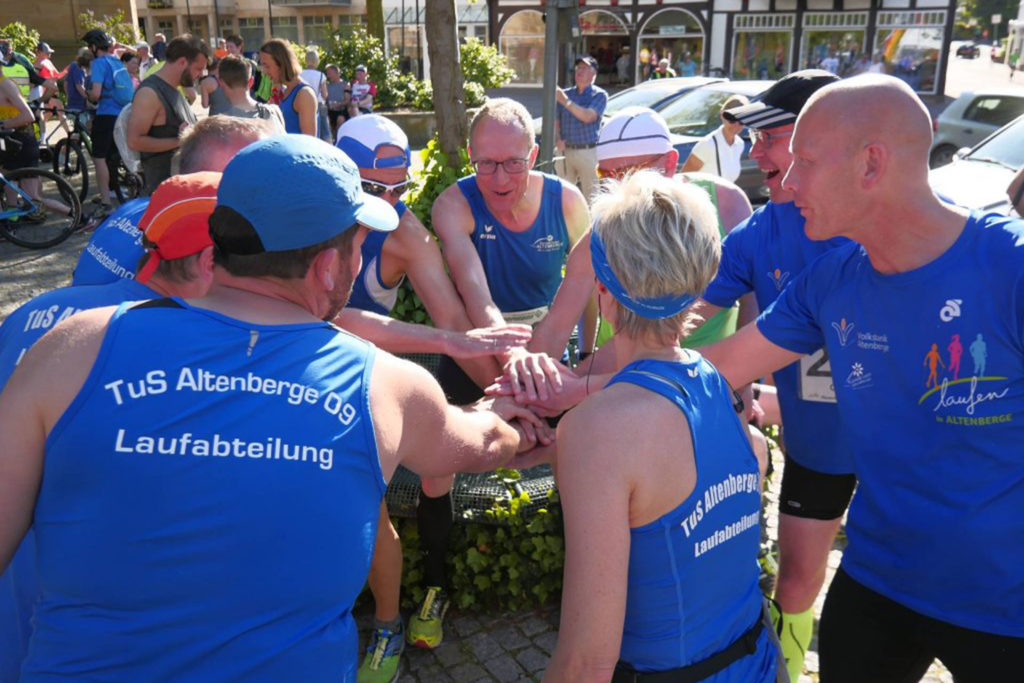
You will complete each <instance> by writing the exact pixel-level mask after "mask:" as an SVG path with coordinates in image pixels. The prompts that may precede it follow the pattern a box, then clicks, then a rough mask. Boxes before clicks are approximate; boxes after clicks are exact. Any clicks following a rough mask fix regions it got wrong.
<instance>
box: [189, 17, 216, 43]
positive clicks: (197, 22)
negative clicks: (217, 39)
mask: <svg viewBox="0 0 1024 683" xmlns="http://www.w3.org/2000/svg"><path fill="white" fill-rule="evenodd" d="M185 23H186V24H188V32H189V33H191V34H192V35H194V36H197V37H199V38H202V39H203V40H205V41H207V42H209V40H210V36H208V35H207V30H208V29H207V24H206V17H204V16H199V17H197V16H193V17H192V21H188V20H186V22H185Z"/></svg>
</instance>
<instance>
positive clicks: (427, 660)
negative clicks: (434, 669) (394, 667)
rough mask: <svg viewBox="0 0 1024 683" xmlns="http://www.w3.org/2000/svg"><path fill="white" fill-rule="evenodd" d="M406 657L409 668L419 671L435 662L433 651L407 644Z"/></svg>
mask: <svg viewBox="0 0 1024 683" xmlns="http://www.w3.org/2000/svg"><path fill="white" fill-rule="evenodd" d="M404 657H405V661H406V663H407V664H408V665H409V668H410V669H412V670H413V671H419V670H420V669H423V668H424V667H426V666H428V665H430V664H433V663H434V662H435V659H434V653H433V651H431V650H428V649H426V648H422V647H411V646H407V647H406V648H405V655H404Z"/></svg>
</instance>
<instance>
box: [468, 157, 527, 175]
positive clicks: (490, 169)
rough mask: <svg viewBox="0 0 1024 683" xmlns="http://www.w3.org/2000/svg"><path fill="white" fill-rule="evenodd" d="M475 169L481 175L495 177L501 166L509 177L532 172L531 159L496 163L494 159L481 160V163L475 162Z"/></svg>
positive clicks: (507, 160) (506, 160)
mask: <svg viewBox="0 0 1024 683" xmlns="http://www.w3.org/2000/svg"><path fill="white" fill-rule="evenodd" d="M472 163H473V168H474V169H476V172H477V173H478V174H479V175H494V174H495V173H497V171H498V167H499V166H501V167H502V168H503V169H505V173H508V174H509V175H519V174H520V173H525V172H526V171H528V170H530V160H529V159H505V160H504V161H494V160H492V159H481V160H480V161H474V162H472Z"/></svg>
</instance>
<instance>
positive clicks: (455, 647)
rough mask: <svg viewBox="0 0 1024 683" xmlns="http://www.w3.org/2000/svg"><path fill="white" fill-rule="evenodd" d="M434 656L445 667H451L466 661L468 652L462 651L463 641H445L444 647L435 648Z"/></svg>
mask: <svg viewBox="0 0 1024 683" xmlns="http://www.w3.org/2000/svg"><path fill="white" fill-rule="evenodd" d="M434 657H436V658H437V661H438V662H439V663H440V664H441V666H443V667H444V668H445V669H451V668H453V667H455V666H458V665H459V664H462V663H463V662H464V661H466V654H465V653H464V652H463V651H462V643H461V642H454V641H453V642H450V643H445V644H444V645H443V646H442V647H439V648H437V649H436V650H434Z"/></svg>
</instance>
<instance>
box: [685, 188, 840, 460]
mask: <svg viewBox="0 0 1024 683" xmlns="http://www.w3.org/2000/svg"><path fill="white" fill-rule="evenodd" d="M848 242H849V240H847V239H845V238H843V237H837V238H834V239H831V240H827V241H821V242H816V241H814V240H811V239H810V238H809V237H807V235H806V233H805V232H804V218H803V216H801V215H800V210H799V209H798V208H797V207H796V205H795V204H793V203H792V202H786V203H784V204H776V203H775V202H768V203H767V204H765V205H764V206H762V207H761V208H759V209H758V210H757V211H755V212H754V214H753V215H752V216H751V217H750V218H748V219H747V220H746V221H744V222H743V223H740V224H739V225H738V226H736V228H735V229H733V230H732V231H731V232H730V233H729V234H728V235H726V237H725V239H724V240H723V242H722V260H721V263H720V264H719V266H718V274H717V275H716V276H715V279H714V280H712V281H711V284H709V285H708V288H707V291H706V292H705V293H704V298H705V299H706V300H707V301H708V302H710V303H712V304H714V305H715V306H722V307H728V306H732V305H733V304H735V303H736V302H737V301H738V300H739V298H740V297H741V296H743V295H744V294H746V293H747V292H750V291H753V292H754V294H755V296H756V297H757V305H758V307H759V308H760V309H761V310H762V311H763V310H765V309H766V308H768V306H770V305H771V303H772V302H773V301H775V299H777V298H778V297H779V295H780V294H781V293H782V292H783V290H785V288H786V285H788V284H789V283H790V282H791V281H792V280H793V279H794V278H796V276H797V275H799V274H800V273H801V272H803V271H804V269H805V268H807V266H809V265H810V264H811V263H812V262H813V261H815V260H816V259H817V258H818V257H819V256H821V255H822V254H824V253H826V252H829V251H832V250H833V249H835V248H837V247H840V246H842V245H844V244H847V243H848ZM828 361H829V358H828V355H827V353H826V352H825V349H824V348H818V349H815V350H814V352H813V353H811V354H809V355H808V356H806V357H804V358H802V359H800V360H799V361H797V362H795V363H792V364H790V365H787V366H786V367H784V368H782V369H780V370H776V371H775V372H774V373H773V376H774V377H775V385H776V386H777V387H778V390H779V408H780V409H781V411H782V422H783V425H784V426H785V437H786V454H787V455H789V456H790V457H791V458H793V459H794V460H796V461H797V462H798V463H800V464H801V465H803V466H804V467H807V468H810V469H812V470H815V471H817V472H825V473H828V474H847V473H849V472H852V471H853V453H852V447H851V445H850V443H849V439H848V438H847V437H846V435H845V433H844V431H843V430H842V427H841V424H840V419H839V408H838V406H837V405H836V400H835V391H834V390H833V389H832V376H831V372H830V365H829V362H828Z"/></svg>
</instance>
